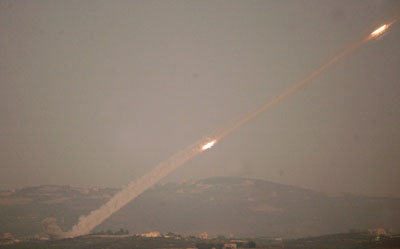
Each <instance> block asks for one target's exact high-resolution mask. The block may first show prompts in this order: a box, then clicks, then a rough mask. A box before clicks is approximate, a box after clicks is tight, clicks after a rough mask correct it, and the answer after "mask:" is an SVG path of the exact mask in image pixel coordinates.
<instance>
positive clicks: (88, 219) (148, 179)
mask: <svg viewBox="0 0 400 249" xmlns="http://www.w3.org/2000/svg"><path fill="white" fill-rule="evenodd" d="M396 21H398V18H396V19H393V20H392V21H391V22H389V23H387V24H384V25H382V26H380V27H379V28H377V29H376V30H374V31H373V32H371V33H370V34H369V35H368V36H367V37H366V38H364V39H362V40H361V41H359V42H357V43H355V44H353V45H352V46H350V47H348V48H346V49H344V50H342V51H341V52H339V53H338V54H337V55H336V56H334V57H332V58H331V59H329V60H328V61H327V62H326V63H324V64H323V65H321V66H320V67H318V68H317V69H316V70H314V71H313V72H311V73H310V74H308V75H307V76H306V77H305V78H304V79H302V80H300V81H299V82H297V83H296V84H294V85H293V86H292V87H290V88H288V89H287V90H285V91H284V92H283V93H282V94H280V95H278V96H276V97H275V98H273V99H272V100H270V101H269V102H267V103H266V104H264V105H262V106H260V107H258V108H256V109H255V110H254V111H252V112H250V113H248V114H247V115H245V116H243V117H242V118H240V119H239V120H237V121H236V122H234V123H232V124H231V125H229V126H227V127H226V128H224V129H222V130H220V131H216V132H214V133H213V134H212V135H210V136H207V137H205V138H203V139H201V140H199V141H197V142H195V143H194V144H192V145H190V146H188V147H187V148H186V149H184V150H183V151H180V152H178V153H176V154H175V155H173V156H171V157H170V158H169V159H168V160H166V161H165V162H162V163H160V164H159V165H158V166H157V167H156V168H154V169H153V170H151V171H150V172H148V173H147V174H145V175H144V176H142V177H140V178H139V179H137V180H135V181H133V182H131V183H129V184H128V186H126V187H125V188H124V189H122V190H121V191H120V192H119V193H117V194H116V195H114V196H113V197H112V198H111V199H110V200H109V201H108V202H107V203H106V204H104V205H103V206H101V207H100V208H99V209H97V210H94V211H92V212H91V213H90V214H89V215H87V216H82V217H80V218H79V222H78V224H77V225H75V226H73V227H72V229H71V231H69V232H66V233H64V234H63V235H62V237H75V236H80V235H85V234H88V233H89V232H90V231H91V230H92V229H94V228H95V227H96V226H98V225H100V224H101V223H102V222H103V221H104V220H106V219H107V218H108V217H110V216H111V215H112V214H113V213H115V212H117V211H118V210H119V209H121V208H122V207H124V206H125V205H126V204H128V203H129V202H130V201H132V200H133V199H135V198H136V197H137V196H139V195H140V194H142V193H143V192H144V191H145V190H147V189H148V188H150V187H151V186H153V185H154V184H156V183H157V182H159V181H160V180H161V179H163V178H164V177H166V176H167V175H168V174H170V173H171V172H173V171H174V170H175V169H177V168H178V167H180V166H181V165H183V164H184V163H186V162H187V161H189V160H191V159H192V158H194V157H195V156H197V155H199V154H200V153H201V152H203V151H204V150H207V149H210V148H211V147H212V146H213V145H214V144H215V143H217V142H218V141H219V140H221V139H222V138H224V137H225V136H227V135H229V134H230V133H232V132H233V131H235V130H237V129H239V128H240V127H242V126H243V125H245V124H246V123H248V122H249V121H251V120H253V119H254V118H256V117H257V116H259V115H260V114H262V113H264V112H265V111H267V110H268V109H270V108H271V107H273V106H274V105H276V104H278V103H279V102H281V101H282V100H284V99H286V98H287V97H289V96H291V95H292V94H294V93H295V92H297V91H298V90H300V89H301V88H302V87H304V86H305V85H307V84H309V83H310V82H311V81H312V80H313V79H315V78H316V77H318V76H319V75H320V74H322V73H323V72H325V71H327V70H328V69H329V68H331V67H332V66H334V65H335V64H337V63H338V62H339V61H340V60H341V59H343V58H344V57H346V56H347V55H349V54H351V53H352V52H354V51H355V50H356V49H358V48H359V47H361V46H362V45H364V44H365V43H367V42H368V41H370V40H371V39H373V38H375V37H378V36H380V35H381V34H382V33H383V32H385V31H386V30H387V29H388V28H389V27H390V26H391V25H392V24H393V23H395V22H396Z"/></svg>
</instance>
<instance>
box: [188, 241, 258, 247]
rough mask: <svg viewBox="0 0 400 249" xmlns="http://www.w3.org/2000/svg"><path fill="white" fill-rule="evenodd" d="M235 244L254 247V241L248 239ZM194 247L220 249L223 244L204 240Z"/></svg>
mask: <svg viewBox="0 0 400 249" xmlns="http://www.w3.org/2000/svg"><path fill="white" fill-rule="evenodd" d="M236 245H237V246H238V247H239V248H256V242H254V241H249V242H247V243H241V242H239V243H236ZM196 247H197V248H198V249H212V248H216V249H222V248H224V244H223V243H206V242H198V243H196Z"/></svg>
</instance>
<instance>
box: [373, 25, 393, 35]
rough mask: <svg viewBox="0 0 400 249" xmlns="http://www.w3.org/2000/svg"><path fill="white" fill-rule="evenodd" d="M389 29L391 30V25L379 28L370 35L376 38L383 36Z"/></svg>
mask: <svg viewBox="0 0 400 249" xmlns="http://www.w3.org/2000/svg"><path fill="white" fill-rule="evenodd" d="M387 28H389V25H388V24H384V25H382V26H380V27H379V28H377V29H375V30H374V32H372V33H371V34H370V36H371V37H375V36H378V35H381V34H382V33H383V32H385V31H386V30H387Z"/></svg>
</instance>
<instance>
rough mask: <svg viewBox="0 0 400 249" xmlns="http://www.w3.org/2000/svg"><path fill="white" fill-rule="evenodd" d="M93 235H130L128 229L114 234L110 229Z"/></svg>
mask: <svg viewBox="0 0 400 249" xmlns="http://www.w3.org/2000/svg"><path fill="white" fill-rule="evenodd" d="M92 234H93V235H123V234H129V231H128V229H126V230H125V229H123V228H121V229H119V230H118V231H115V232H113V231H112V230H111V229H108V230H107V231H103V230H101V231H99V232H95V233H92Z"/></svg>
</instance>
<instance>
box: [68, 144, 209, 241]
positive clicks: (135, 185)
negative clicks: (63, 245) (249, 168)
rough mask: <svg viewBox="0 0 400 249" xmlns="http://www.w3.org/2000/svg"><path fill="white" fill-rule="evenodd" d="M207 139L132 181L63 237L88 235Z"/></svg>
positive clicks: (181, 161)
mask: <svg viewBox="0 0 400 249" xmlns="http://www.w3.org/2000/svg"><path fill="white" fill-rule="evenodd" d="M209 142H210V140H209V139H201V140H199V141H198V142H196V143H194V144H192V145H191V146H189V147H187V148H186V149H185V150H183V151H180V152H178V153H176V154H175V155H173V156H171V157H170V158H169V159H168V160H166V161H165V162H162V163H160V164H159V165H158V166H157V167H156V168H154V169H153V170H151V171H150V172H148V173H147V174H145V175H144V176H142V177H140V178H139V179H137V180H135V181H132V182H131V183H129V184H128V186H127V187H125V188H124V189H122V190H121V191H120V192H118V193H117V194H115V195H114V196H113V197H112V198H111V199H110V200H108V201H107V203H106V204H104V205H103V206H101V207H100V208H99V209H97V210H94V211H92V212H91V213H90V214H89V215H87V216H81V217H80V218H79V222H78V224H77V225H75V226H73V227H72V229H71V231H69V232H66V233H64V235H63V237H66V238H69V237H76V236H81V235H85V234H88V233H90V231H91V230H92V229H93V228H95V227H96V226H98V225H100V224H101V223H102V222H103V221H104V220H106V219H107V218H108V217H110V216H111V215H112V214H113V213H115V212H117V211H118V210H120V209H121V208H122V207H124V206H125V205H126V204H128V203H129V202H130V201H131V200H133V199H135V198H136V197H137V196H139V195H140V194H141V193H143V192H144V191H146V190H147V189H148V188H150V187H151V186H153V185H154V184H156V183H157V182H159V181H160V180H161V179H162V178H164V177H166V176H167V175H168V174H170V173H171V172H172V171H174V170H175V169H176V168H178V167H179V166H181V165H182V164H184V163H185V162H187V161H189V160H190V159H192V158H193V157H195V156H196V155H197V154H199V153H201V152H202V151H203V150H204V149H203V148H202V147H203V146H204V144H207V143H209Z"/></svg>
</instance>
